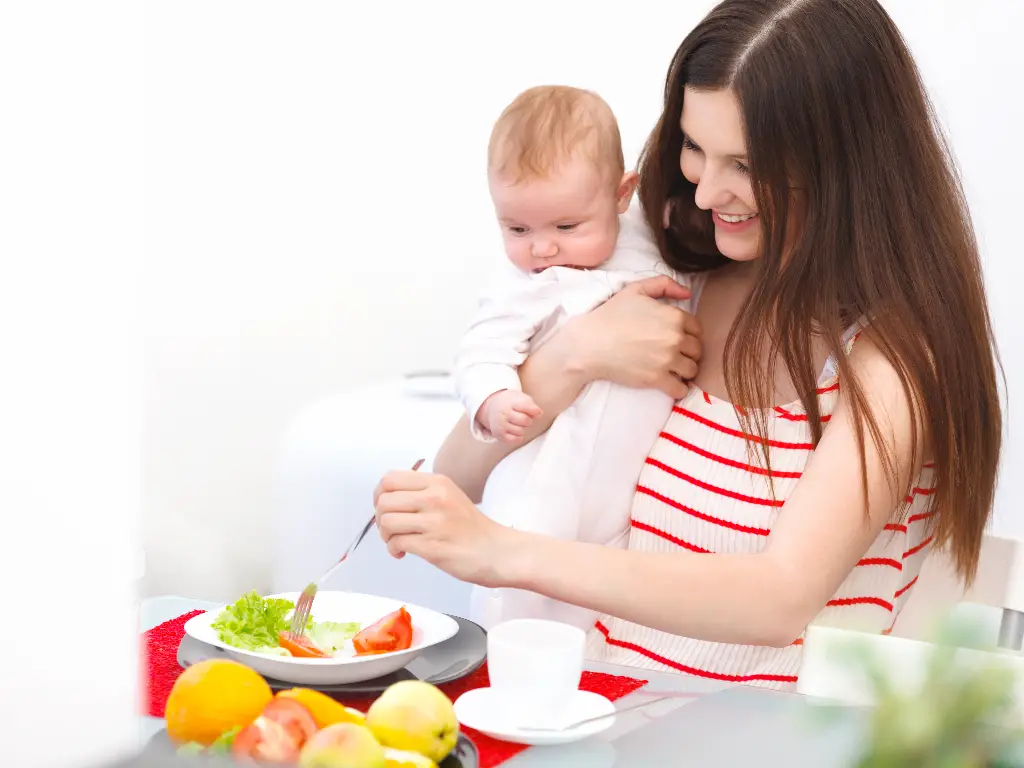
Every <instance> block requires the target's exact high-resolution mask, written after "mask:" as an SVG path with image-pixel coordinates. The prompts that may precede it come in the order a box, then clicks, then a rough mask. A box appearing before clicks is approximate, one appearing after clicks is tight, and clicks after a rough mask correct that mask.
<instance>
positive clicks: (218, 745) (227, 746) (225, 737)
mask: <svg viewBox="0 0 1024 768" xmlns="http://www.w3.org/2000/svg"><path fill="white" fill-rule="evenodd" d="M241 730H242V726H240V725H236V726H235V727H234V728H232V729H231V730H228V731H224V733H222V734H221V735H220V736H218V737H217V738H216V739H214V741H213V744H211V745H210V748H209V749H207V750H206V751H207V753H209V754H211V755H228V754H230V753H231V745H232V744H234V743H235V736H237V735H238V732H239V731H241Z"/></svg>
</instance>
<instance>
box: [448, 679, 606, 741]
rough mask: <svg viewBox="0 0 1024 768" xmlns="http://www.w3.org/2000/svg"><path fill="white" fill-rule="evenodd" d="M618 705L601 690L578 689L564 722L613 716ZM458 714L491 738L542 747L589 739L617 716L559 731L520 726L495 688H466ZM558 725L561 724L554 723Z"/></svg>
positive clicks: (470, 725)
mask: <svg viewBox="0 0 1024 768" xmlns="http://www.w3.org/2000/svg"><path fill="white" fill-rule="evenodd" d="M614 712H615V705H614V704H612V702H611V701H609V700H608V699H606V698H605V697H604V696H601V695H600V694H598V693H590V692H589V691H577V692H576V693H575V694H574V695H573V697H572V699H571V700H570V701H569V703H568V705H566V707H565V708H564V709H563V710H562V712H561V716H562V718H564V719H563V720H562V722H565V723H574V722H577V721H579V720H585V719H587V718H588V717H598V716H600V715H611V714H613V713H614ZM455 717H456V718H458V720H459V722H460V723H462V724H463V725H465V726H467V727H469V728H473V729H475V730H477V731H480V732H481V733H484V734H486V735H488V736H490V737H491V738H494V739H499V740H501V741H509V742H512V743H513V744H529V745H530V746H543V745H549V744H568V743H570V742H573V741H579V740H580V739H586V738H588V737H590V736H594V735H596V734H598V733H601V732H602V731H606V730H608V729H609V728H610V727H611V726H612V725H614V724H615V718H614V717H605V718H604V719H603V720H597V721H596V722H593V723H587V724H585V725H581V726H579V727H578V728H566V729H565V730H560V731H532V730H528V729H524V728H520V727H517V724H516V721H515V718H514V715H513V713H511V712H509V710H508V705H507V699H504V698H503V697H502V695H501V694H500V693H498V692H497V691H495V690H494V689H493V688H477V689H475V690H472V691H467V692H466V693H464V694H462V695H461V696H460V697H459V698H458V699H457V700H456V701H455ZM550 725H551V727H557V726H558V725H559V723H551V724H550Z"/></svg>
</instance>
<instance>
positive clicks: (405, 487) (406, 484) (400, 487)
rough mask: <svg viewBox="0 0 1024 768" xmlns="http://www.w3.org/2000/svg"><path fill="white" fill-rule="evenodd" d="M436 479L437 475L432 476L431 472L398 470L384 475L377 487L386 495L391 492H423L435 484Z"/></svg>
mask: <svg viewBox="0 0 1024 768" xmlns="http://www.w3.org/2000/svg"><path fill="white" fill-rule="evenodd" d="M435 477H436V475H432V474H430V473H429V472H413V471H412V470H411V469H396V470H394V471H392V472H388V473H387V474H386V475H384V477H382V478H381V479H380V483H379V484H378V486H377V487H378V488H380V490H381V491H382V492H384V493H387V492H389V491H422V490H424V489H425V488H427V487H428V486H429V485H430V484H431V483H432V482H434V478H435Z"/></svg>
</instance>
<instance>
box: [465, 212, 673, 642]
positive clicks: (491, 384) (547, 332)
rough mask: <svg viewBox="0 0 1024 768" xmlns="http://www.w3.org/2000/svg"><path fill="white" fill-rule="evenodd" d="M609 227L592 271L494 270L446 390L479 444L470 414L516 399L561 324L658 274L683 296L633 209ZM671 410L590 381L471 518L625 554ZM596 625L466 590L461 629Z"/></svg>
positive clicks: (505, 466)
mask: <svg viewBox="0 0 1024 768" xmlns="http://www.w3.org/2000/svg"><path fill="white" fill-rule="evenodd" d="M619 224H620V227H619V237H618V241H617V244H616V248H615V251H614V253H613V254H612V256H611V258H610V259H609V260H608V261H606V262H605V263H604V264H602V265H601V266H600V267H597V268H594V269H589V270H582V269H575V268H571V267H550V268H548V269H545V270H544V271H543V272H539V273H527V272H524V271H522V270H519V269H517V268H516V267H514V266H513V265H512V264H511V263H510V262H508V261H507V260H504V261H503V264H502V266H501V267H500V269H499V270H498V272H497V274H496V275H495V278H494V279H493V280H492V282H491V283H490V285H489V287H488V288H487V289H486V290H485V291H484V294H483V297H482V299H481V300H480V304H479V308H478V311H477V313H476V316H475V317H474V318H473V320H472V322H471V323H470V326H469V329H468V331H467V333H466V334H465V336H464V338H463V339H462V342H461V344H460V346H459V348H458V352H457V354H456V358H455V370H454V377H455V387H456V391H457V392H458V394H459V397H460V398H461V400H462V402H463V404H464V406H465V408H466V412H467V414H468V416H469V420H470V424H471V425H472V426H471V429H472V431H473V434H474V436H475V437H476V438H477V439H478V440H481V441H486V442H489V441H492V440H494V438H493V437H492V436H491V435H489V434H488V433H487V432H486V430H485V429H484V428H483V427H482V426H481V425H480V423H479V422H478V421H477V419H476V416H477V412H478V411H479V410H480V406H481V405H482V404H483V402H484V401H485V400H486V399H487V398H488V397H490V396H491V395H492V394H494V393H496V392H500V391H502V390H505V389H515V390H520V389H522V387H521V384H520V380H519V376H518V373H517V370H518V367H519V366H520V365H521V364H522V363H523V361H525V360H526V357H527V355H528V354H529V353H531V352H533V351H534V350H536V349H537V348H538V347H540V346H542V345H543V344H544V343H546V342H547V341H548V340H549V339H550V338H551V337H552V336H553V335H554V333H555V331H557V330H558V329H559V328H561V326H562V325H563V324H564V323H565V322H566V320H568V319H569V318H571V317H573V316H575V315H580V314H584V313H586V312H589V311H590V310H592V309H594V308H595V307H597V306H599V305H600V304H602V303H603V302H605V301H607V300H608V299H609V298H611V297H612V296H613V295H614V294H615V293H617V292H618V291H620V290H622V288H624V287H625V286H626V285H628V284H629V283H632V282H635V281H637V280H643V279H645V278H649V277H655V276H657V275H668V276H669V277H671V278H672V279H674V280H676V281H677V282H679V283H680V284H682V285H688V282H687V281H686V280H685V278H684V277H683V276H682V275H680V274H678V273H676V272H675V271H674V270H672V269H670V268H669V267H668V266H667V265H666V264H665V263H664V262H663V261H662V259H661V255H660V253H659V252H658V247H657V245H656V243H655V242H654V239H653V238H652V237H651V234H650V231H649V229H648V228H647V224H646V222H645V221H644V219H643V214H642V211H641V209H640V207H639V205H634V206H632V207H631V208H630V209H629V210H628V211H627V212H626V213H625V214H622V215H621V216H620V217H619ZM673 303H674V304H675V305H677V306H679V307H680V308H682V309H689V305H690V302H689V301H688V300H687V301H674V302H673ZM672 405H673V401H672V399H671V398H670V397H669V396H668V395H666V394H665V393H663V392H661V391H659V390H654V389H643V390H641V389H632V388H628V387H623V386H620V385H618V384H613V383H612V382H610V381H595V382H592V383H591V384H589V385H588V386H587V387H586V388H585V389H584V390H583V392H581V393H580V395H579V397H578V398H577V399H576V401H575V402H574V403H573V404H572V405H571V406H570V407H569V408H568V409H566V410H565V411H564V412H563V413H562V414H560V415H559V416H558V417H557V418H556V419H555V420H554V423H553V424H552V425H551V427H550V428H549V429H548V430H547V432H546V433H544V434H543V435H540V436H539V437H537V438H536V439H534V440H532V441H531V442H529V443H527V444H526V445H524V446H522V447H521V448H518V449H517V450H515V451H513V452H512V453H511V454H509V455H508V456H507V457H506V458H505V459H504V460H503V461H502V462H501V463H500V464H498V466H497V467H495V469H494V471H493V472H492V473H491V476H490V478H489V479H488V482H487V486H486V488H485V490H484V496H483V500H482V503H481V508H482V509H483V510H484V512H485V513H486V514H488V515H489V516H490V517H491V518H492V519H494V520H496V521H497V522H500V523H502V524H504V525H507V526H510V527H512V528H516V529H518V530H523V531H531V532H534V533H540V534H544V535H547V536H552V537H554V538H558V539H567V540H576V541H582V542H588V543H592V544H601V545H604V546H610V547H624V546H625V545H626V542H627V540H628V533H629V519H630V506H631V503H632V498H633V494H634V492H635V491H636V483H637V479H638V478H639V476H640V469H641V467H642V466H643V463H644V461H645V459H646V458H647V455H648V454H649V452H650V450H651V447H652V446H653V445H654V443H655V440H656V439H657V437H658V435H659V434H660V432H661V430H662V428H663V427H664V425H665V423H666V422H667V421H668V418H669V415H670V413H671V410H672ZM597 616H598V614H597V613H596V612H594V611H590V610H587V609H583V608H579V607H577V606H571V605H568V604H566V603H562V602H559V601H556V600H552V599H550V598H547V597H544V596H541V595H538V594H535V593H533V592H527V591H524V590H515V589H485V588H483V587H476V588H474V590H473V595H472V608H471V616H470V618H471V619H472V620H474V621H476V622H477V623H479V624H481V625H482V626H484V627H485V628H489V627H491V626H493V625H495V624H497V623H500V622H502V621H508V620H509V619H514V618H544V619H552V620H556V621H562V622H565V623H569V624H574V625H577V626H580V627H581V628H583V629H589V628H590V627H592V626H593V624H594V621H595V620H596V618H597Z"/></svg>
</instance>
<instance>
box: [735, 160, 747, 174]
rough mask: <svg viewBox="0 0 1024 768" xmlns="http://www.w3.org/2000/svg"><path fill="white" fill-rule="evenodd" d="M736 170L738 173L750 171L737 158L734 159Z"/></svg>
mask: <svg viewBox="0 0 1024 768" xmlns="http://www.w3.org/2000/svg"><path fill="white" fill-rule="evenodd" d="M736 170H737V171H739V172H740V173H750V169H749V168H748V167H747V166H745V165H744V164H743V163H741V162H740V161H739V160H737V161H736Z"/></svg>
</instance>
